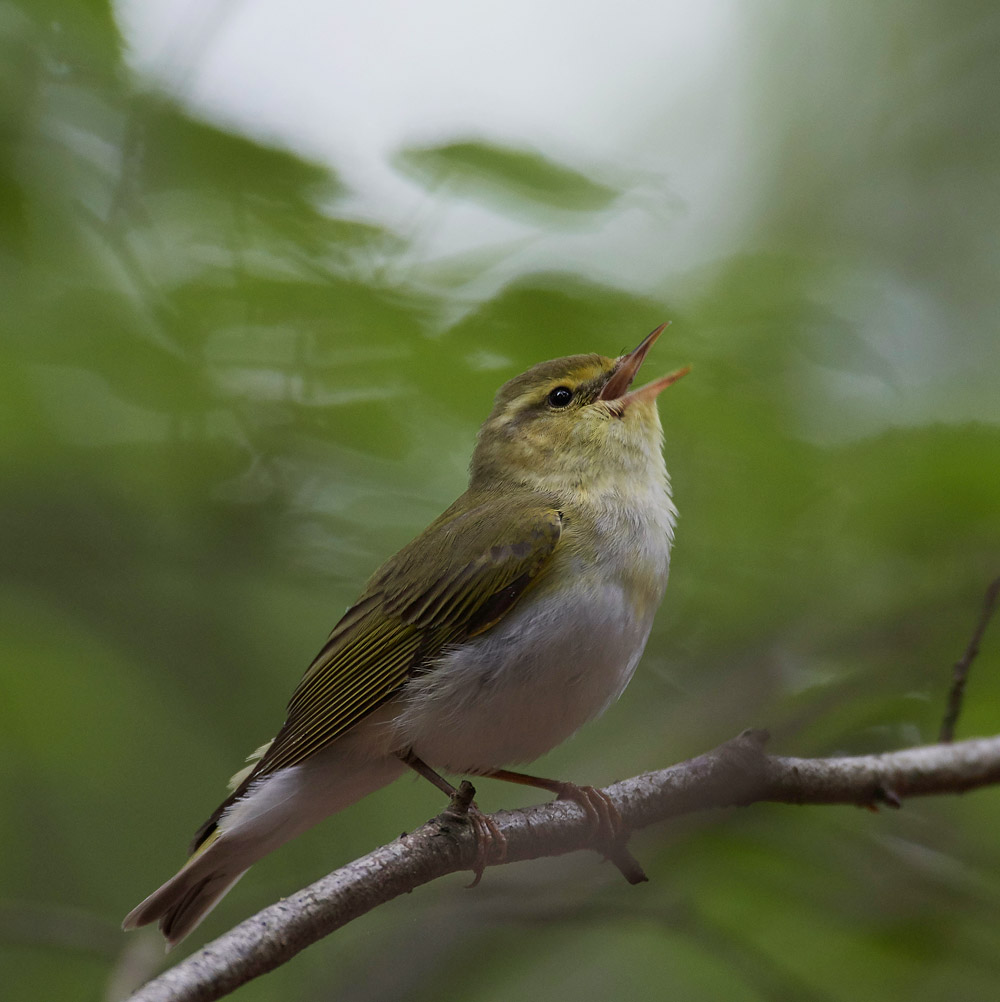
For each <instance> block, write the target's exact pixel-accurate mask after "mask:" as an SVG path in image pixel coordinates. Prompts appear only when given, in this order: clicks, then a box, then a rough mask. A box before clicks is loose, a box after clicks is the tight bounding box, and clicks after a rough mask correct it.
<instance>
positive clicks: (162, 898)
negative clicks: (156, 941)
mask: <svg viewBox="0 0 1000 1002" xmlns="http://www.w3.org/2000/svg"><path fill="white" fill-rule="evenodd" d="M216 834H217V833H216ZM251 862H253V860H252V859H250V860H248V859H247V857H246V855H245V854H244V853H236V852H233V851H231V847H230V846H228V845H226V840H225V839H221V840H220V839H218V838H217V837H212V838H210V839H209V840H207V841H206V842H205V844H204V845H203V846H201V847H199V849H198V851H197V852H196V853H195V854H194V855H193V856H192V857H191V858H190V859H189V860H188V861H187V863H185V864H184V866H182V867H181V868H180V870H178V871H177V873H176V874H174V876H173V877H171V878H170V880H168V881H167V882H166V883H165V884H164V885H163V886H162V887H160V888H158V889H157V890H155V891H153V893H152V894H150V896H149V897H148V898H146V900H145V901H142V902H141V903H140V904H138V905H136V907H135V908H133V909H132V911H130V912H129V913H128V915H126V916H125V921H124V922H123V923H122V928H123V929H135V928H137V927H138V926H141V925H148V924H149V923H150V922H156V921H157V920H158V921H159V926H160V932H162V933H163V936H164V938H165V939H166V941H167V949H168V950H171V949H173V947H175V946H176V945H177V944H178V943H179V942H180V941H181V940H182V939H183V938H184V937H185V936H187V935H188V933H190V932H192V931H193V930H194V929H195V928H196V927H197V926H198V925H199V923H200V922H201V921H202V919H204V918H205V916H206V915H208V913H209V912H210V911H211V910H212V909H213V908H214V907H215V906H216V905H217V904H218V903H219V902H220V901H221V900H222V898H223V897H224V896H225V894H226V892H227V891H228V890H229V889H230V888H231V887H232V886H233V884H235V883H236V881H237V880H239V879H240V877H242V876H243V874H244V873H246V871H247V869H248V868H249V865H250V863H251Z"/></svg>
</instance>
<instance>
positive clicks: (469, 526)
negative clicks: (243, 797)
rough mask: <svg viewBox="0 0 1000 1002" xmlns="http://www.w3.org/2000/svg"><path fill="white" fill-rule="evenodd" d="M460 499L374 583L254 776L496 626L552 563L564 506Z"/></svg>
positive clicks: (308, 751) (297, 695)
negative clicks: (454, 647)
mask: <svg viewBox="0 0 1000 1002" xmlns="http://www.w3.org/2000/svg"><path fill="white" fill-rule="evenodd" d="M464 507H465V506H464V504H463V502H462V501H461V500H460V501H458V502H456V503H455V505H453V506H452V508H450V509H449V510H448V511H447V512H445V513H444V515H442V516H441V517H440V518H439V519H438V520H437V521H436V522H434V523H433V524H432V525H431V526H430V528H429V529H428V530H427V531H426V532H425V533H423V534H422V535H421V536H420V537H418V538H417V539H416V540H414V541H413V542H412V543H410V544H409V545H408V546H406V547H404V548H403V549H402V550H400V552H399V553H397V554H396V556H394V557H393V558H392V559H391V560H389V561H388V562H387V563H385V564H384V565H383V566H382V567H381V568H380V569H379V570H378V571H377V572H376V573H375V575H374V576H373V577H372V579H371V580H370V581H369V582H368V585H367V587H366V589H365V591H364V593H363V594H362V596H361V598H360V599H359V600H358V602H357V603H356V604H355V605H354V606H353V607H352V608H351V609H349V610H348V612H347V613H346V615H345V616H344V618H343V619H342V620H341V621H340V622H339V623H338V624H337V626H336V627H335V628H334V630H333V633H331V635H330V639H329V640H328V642H327V644H326V646H325V647H324V648H323V650H322V651H320V653H319V655H318V656H317V658H316V660H315V661H314V662H313V664H312V665H311V666H310V667H309V669H308V670H307V671H306V674H305V676H304V677H303V679H302V681H301V682H300V683H299V686H298V688H297V689H296V690H295V692H294V693H293V695H292V698H291V700H290V702H289V704H288V716H287V718H286V720H285V724H284V726H283V727H282V729H281V731H280V732H279V734H278V736H277V737H276V738H275V739H274V741H273V742H272V744H271V746H270V747H269V748H268V750H267V752H266V753H265V754H264V756H263V758H262V759H261V761H260V763H259V764H258V766H257V767H256V769H255V770H254V775H260V774H262V773H269V772H274V771H275V770H277V769H283V768H287V767H289V766H292V765H296V764H297V763H299V762H301V761H303V760H304V759H305V758H307V757H309V756H310V755H313V754H314V753H315V752H317V751H319V750H320V749H321V748H322V747H324V746H325V745H327V744H329V743H330V742H331V741H333V740H334V739H335V738H337V737H339V736H340V735H341V734H343V733H344V732H345V731H347V730H348V729H349V728H350V727H352V726H353V725H354V724H356V723H357V722H358V721H359V720H361V719H362V718H363V717H365V716H367V715H368V714H369V713H371V712H372V711H373V710H375V709H376V708H377V707H378V706H380V705H381V704H382V703H384V702H385V701H386V700H388V699H389V698H391V697H392V696H393V695H394V694H395V693H396V692H397V691H398V690H399V689H400V687H401V686H402V685H403V684H404V683H405V682H406V680H407V678H409V677H410V676H411V675H412V674H414V673H415V672H418V671H422V670H426V669H427V668H428V667H430V666H431V665H432V664H433V661H434V659H435V658H436V657H437V656H438V655H439V654H440V653H441V651H442V650H443V649H444V648H445V647H447V646H448V645H451V644H456V643H461V642H462V641H463V640H468V639H469V638H471V637H474V636H476V635H477V634H479V633H482V632H484V631H485V630H488V629H489V628H490V627H491V626H493V625H495V624H496V623H497V622H499V621H500V620H501V619H502V618H503V617H504V615H506V613H507V612H509V611H510V609H512V608H513V606H514V605H515V604H516V603H517V601H518V599H520V598H521V596H522V595H523V594H524V592H525V591H526V590H527V589H528V588H529V587H530V586H531V585H532V583H533V582H535V581H537V580H538V578H539V576H540V575H541V574H543V573H544V571H545V569H546V568H547V567H548V566H549V563H550V561H551V558H552V555H553V553H554V552H555V550H556V547H557V546H558V545H559V540H560V537H561V534H562V515H561V513H560V512H559V511H558V510H557V509H556V508H555V507H552V506H551V505H549V504H546V503H539V501H538V499H537V496H534V495H526V496H525V495H515V496H513V497H507V498H505V499H499V498H495V499H490V500H486V501H484V502H482V503H480V504H477V505H475V506H474V507H473V508H471V509H469V510H467V511H463V508H464Z"/></svg>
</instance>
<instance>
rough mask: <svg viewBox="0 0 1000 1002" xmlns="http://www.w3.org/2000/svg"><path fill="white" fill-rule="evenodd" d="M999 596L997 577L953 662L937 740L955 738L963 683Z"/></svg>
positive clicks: (963, 687) (999, 589)
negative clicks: (970, 635)
mask: <svg viewBox="0 0 1000 1002" xmlns="http://www.w3.org/2000/svg"><path fill="white" fill-rule="evenodd" d="M998 597H1000V578H997V579H996V580H995V581H994V582H993V583H992V584H991V585H990V586H989V588H987V589H986V596H985V598H984V599H983V611H982V612H981V613H980V615H979V622H978V623H977V624H976V628H975V630H974V631H973V633H972V638H971V639H970V640H969V645H968V647H966V648H965V653H964V654H963V655H962V656H961V657H960V658H959V659H958V660H957V661H956V662H955V667H954V670H953V673H952V683H951V691H950V692H949V693H948V709H947V711H946V712H945V715H944V720H943V721H942V722H941V732H940V734H939V735H938V741H943V742H947V741H953V740H954V739H955V725H956V724H957V723H958V715H959V714H960V713H961V712H962V697H963V696H964V695H965V683H966V681H967V680H968V677H969V669H970V668H971V667H972V662H973V661H974V660H975V658H976V655H977V654H978V653H979V644H980V642H981V641H982V639H983V634H984V633H985V632H986V626H987V624H988V623H989V621H990V619H991V618H992V617H993V613H994V612H996V608H997V598H998Z"/></svg>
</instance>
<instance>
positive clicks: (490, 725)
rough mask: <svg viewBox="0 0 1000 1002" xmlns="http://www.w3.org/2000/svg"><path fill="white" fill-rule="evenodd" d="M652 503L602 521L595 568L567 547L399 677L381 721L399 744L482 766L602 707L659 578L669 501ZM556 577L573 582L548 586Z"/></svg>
mask: <svg viewBox="0 0 1000 1002" xmlns="http://www.w3.org/2000/svg"><path fill="white" fill-rule="evenodd" d="M657 501H658V504H657V506H656V517H653V518H638V519H637V518H636V517H635V515H636V512H635V509H634V508H633V509H632V510H631V512H630V517H629V518H628V520H627V524H622V521H621V520H619V519H615V520H614V522H615V524H614V525H611V524H608V525H606V526H605V527H604V528H605V529H607V530H609V531H608V544H607V546H606V547H602V548H599V552H602V553H604V554H605V559H603V560H602V561H601V562H600V566H595V565H594V564H592V563H591V564H590V565H584V564H582V563H581V562H580V558H578V557H574V556H573V554H572V551H569V552H567V554H566V555H565V557H564V559H565V560H566V561H568V562H569V563H570V564H571V565H573V566H569V567H563V568H561V570H562V571H563V572H564V573H561V574H559V575H555V574H553V575H550V576H548V577H547V578H546V579H544V580H543V582H542V583H540V585H539V586H538V587H537V588H536V589H535V590H533V591H532V592H529V594H528V595H527V596H525V599H524V600H523V601H522V602H521V603H519V604H518V605H517V606H516V607H515V608H514V610H512V612H511V613H510V614H509V615H508V616H507V617H506V618H505V619H504V620H502V621H501V622H500V623H499V624H498V625H497V626H496V627H494V628H493V629H491V630H490V631H488V632H487V633H485V634H483V635H482V636H480V637H477V638H475V639H473V640H472V641H470V642H468V643H465V644H463V645H462V646H461V647H458V648H456V649H455V650H453V651H451V652H449V653H448V654H446V655H445V656H443V657H442V658H441V659H440V660H439V661H438V662H437V664H436V665H435V666H434V667H433V668H432V669H431V670H430V671H428V672H427V673H426V674H424V675H421V676H418V677H416V678H414V679H413V680H412V681H411V682H410V683H408V684H407V687H406V690H405V691H404V693H403V696H402V701H401V712H400V714H399V715H398V716H397V717H396V718H395V720H394V721H393V723H392V724H391V725H390V726H391V728H392V731H393V735H394V740H395V741H398V744H397V747H412V748H413V750H414V752H415V753H416V754H417V755H418V756H419V757H420V758H422V759H423V760H424V761H425V762H427V763H428V764H429V765H431V766H433V767H436V768H439V769H442V770H444V771H450V772H465V773H475V772H482V771H488V770H490V769H498V768H502V767H504V766H507V765H514V764H516V763H519V762H527V761H530V760H531V759H534V758H537V757H538V756H539V755H541V754H543V753H544V752H546V751H548V750H549V749H550V748H553V747H555V746H556V745H558V744H559V743H560V742H562V741H564V740H565V739H566V738H568V737H569V736H570V735H571V734H572V733H573V732H574V731H576V730H577V728H579V727H580V726H581V725H582V724H584V723H585V722H586V721H588V720H590V719H592V718H593V717H596V716H598V715H599V714H601V713H602V712H603V711H604V710H605V709H607V707H608V706H609V705H610V704H611V703H612V702H614V700H615V699H617V698H618V696H619V695H621V693H622V691H623V690H624V688H625V686H626V685H627V684H628V682H629V680H630V679H631V677H632V673H633V672H634V671H635V667H636V665H637V663H638V661H639V658H640V657H641V655H642V651H643V648H644V647H645V645H646V640H647V638H648V636H649V631H650V629H651V627H652V623H653V615H654V613H655V611H656V607H657V605H658V604H659V601H660V598H661V597H662V595H663V590H664V588H665V587H666V580H667V569H668V566H669V555H670V542H671V537H672V528H673V517H674V509H673V505H672V504H671V503H670V499H669V496H668V495H666V494H665V493H660V494H659V496H658V498H657ZM644 514H648V511H647V512H646V513H644ZM566 571H569V574H568V575H567V574H566V573H565V572H566ZM556 579H558V580H559V581H566V580H572V581H573V582H574V584H573V586H572V588H571V589H569V590H568V591H567V590H565V589H560V588H556V586H555V583H554V582H555V580H556ZM637 580H639V581H641V582H642V584H641V586H637V584H636V581H637Z"/></svg>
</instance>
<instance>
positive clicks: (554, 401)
mask: <svg viewBox="0 0 1000 1002" xmlns="http://www.w3.org/2000/svg"><path fill="white" fill-rule="evenodd" d="M572 399H573V391H572V390H571V389H570V388H569V387H568V386H557V387H556V388H555V389H554V390H553V391H552V392H551V393H550V394H549V406H550V407H565V406H566V405H567V404H568V403H569V402H570V401H571V400H572Z"/></svg>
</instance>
